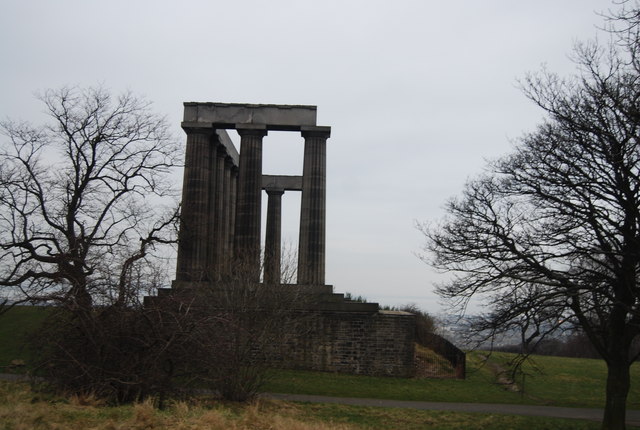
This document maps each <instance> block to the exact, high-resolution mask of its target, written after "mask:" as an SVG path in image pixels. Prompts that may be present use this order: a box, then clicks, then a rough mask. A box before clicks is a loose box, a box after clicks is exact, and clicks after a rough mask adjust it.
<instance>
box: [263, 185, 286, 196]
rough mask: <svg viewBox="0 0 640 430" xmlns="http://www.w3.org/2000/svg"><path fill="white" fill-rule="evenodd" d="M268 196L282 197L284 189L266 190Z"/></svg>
mask: <svg viewBox="0 0 640 430" xmlns="http://www.w3.org/2000/svg"><path fill="white" fill-rule="evenodd" d="M264 190H265V191H266V192H267V195H270V196H281V195H283V194H284V188H271V187H270V188H265V189H264Z"/></svg>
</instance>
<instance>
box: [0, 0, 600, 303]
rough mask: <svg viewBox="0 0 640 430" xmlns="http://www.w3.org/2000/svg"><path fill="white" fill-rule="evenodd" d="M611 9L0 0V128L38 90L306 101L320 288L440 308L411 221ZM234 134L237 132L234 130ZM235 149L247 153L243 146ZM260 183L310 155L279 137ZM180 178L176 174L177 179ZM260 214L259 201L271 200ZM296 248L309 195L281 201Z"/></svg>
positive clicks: (492, 2)
mask: <svg viewBox="0 0 640 430" xmlns="http://www.w3.org/2000/svg"><path fill="white" fill-rule="evenodd" d="M610 6H611V2H610V1H608V0H535V1H533V0H526V1H525V0H457V1H433V0H422V1H417V0H416V1H404V0H393V1H390V0H387V1H373V0H366V1H349V0H339V1H333V0H324V1H304V0H291V1H280V0H270V1H257V0H256V1H240V0H236V1H213V0H210V1H189V0H182V1H175V0H174V1H163V0H153V1H136V0H126V1H122V0H110V1H90V0H77V1H68V0H58V1H52V0H38V1H34V0H2V2H1V3H0V59H1V61H2V67H0V100H1V103H0V118H2V119H5V118H8V117H9V118H13V119H24V120H30V121H33V122H36V123H37V122H40V121H41V119H42V116H41V114H42V110H43V109H42V106H41V105H40V104H39V102H38V101H36V100H35V98H34V93H35V92H37V91H42V90H44V89H47V88H59V87H61V86H63V85H79V86H95V85H99V84H102V85H103V86H105V87H106V88H109V89H111V90H112V91H113V92H115V93H118V92H121V91H123V90H131V91H133V92H134V93H136V94H138V95H141V96H144V97H146V98H147V99H149V100H151V101H153V102H154V107H155V110H156V111H157V112H159V113H163V114H166V115H167V118H168V120H169V121H170V124H171V125H172V127H173V131H174V134H175V135H176V136H177V137H178V138H179V139H181V140H182V141H184V140H185V138H184V133H183V132H182V130H181V129H180V121H181V120H182V109H183V107H182V103H183V102H185V101H199V102H230V103H276V104H308V105H316V106H317V107H318V124H319V125H328V126H331V127H332V134H331V138H330V139H329V141H328V148H327V164H328V173H327V175H328V177H327V186H328V189H327V274H326V280H327V283H330V284H333V285H334V288H335V291H336V292H347V291H348V292H351V293H352V294H355V295H362V296H365V297H367V298H368V299H369V300H370V301H378V302H379V303H381V304H390V305H398V304H405V303H410V302H412V303H416V304H418V305H419V306H421V307H423V308H424V309H426V310H428V311H430V312H432V313H439V312H442V311H443V310H444V309H445V307H444V306H443V304H442V303H441V302H440V300H439V299H438V298H437V296H435V295H434V294H433V283H434V282H435V281H436V280H437V279H439V276H438V275H437V274H436V273H435V272H434V271H433V270H432V269H431V268H429V267H428V266H426V265H425V264H424V263H422V262H421V261H420V260H419V259H418V258H417V257H416V256H415V255H414V254H415V253H417V252H419V251H420V247H421V245H422V243H423V238H422V236H421V234H420V233H419V232H418V231H417V230H416V229H415V222H416V221H420V222H423V221H436V220H438V219H439V218H441V217H442V216H443V204H444V202H445V201H446V200H447V198H449V197H451V196H454V195H456V194H459V193H460V191H461V189H462V187H463V185H464V183H465V181H466V180H467V179H468V178H470V177H473V176H474V175H477V174H478V173H479V172H481V171H482V169H483V166H484V165H485V160H487V159H491V158H495V157H497V156H499V155H501V154H504V153H506V152H507V151H509V149H510V147H511V145H512V144H513V142H514V140H516V139H517V138H518V137H519V136H521V135H522V133H524V132H526V131H531V130H533V128H534V127H535V126H536V124H538V123H539V122H540V119H541V115H542V114H541V112H540V111H539V110H538V109H536V108H535V107H534V106H533V105H532V104H531V103H530V102H529V101H528V100H527V99H526V98H525V97H524V96H523V95H522V94H521V93H520V91H519V90H518V88H517V80H518V79H519V78H522V77H523V76H524V75H525V74H526V73H527V72H531V71H536V70H539V69H540V67H541V66H542V65H543V64H546V66H547V67H548V68H549V69H550V70H552V71H557V72H559V73H561V74H570V73H572V72H573V71H574V67H573V65H572V63H571V61H570V59H569V54H570V51H571V49H572V45H573V44H574V42H576V41H578V40H587V39H591V38H593V37H594V36H595V35H596V32H597V26H598V25H600V24H602V18H601V17H600V16H598V15H597V12H603V11H606V10H607V9H608V8H609V7H610ZM233 134H235V132H233ZM232 138H233V139H235V140H236V141H238V139H237V138H236V136H232ZM264 145H265V146H264V166H263V171H264V173H269V174H301V172H302V149H303V140H302V138H301V137H300V136H299V135H296V134H294V133H270V134H269V136H268V137H267V138H265V141H264ZM177 178H178V180H179V179H181V176H180V175H178V176H177ZM263 200H265V204H266V196H265V198H264V199H263ZM283 204H284V214H283V222H284V224H285V225H284V226H283V229H284V231H283V236H284V240H285V241H286V242H288V243H290V244H294V245H295V243H296V242H297V239H298V237H297V234H298V233H297V231H298V225H297V224H298V217H299V204H300V197H299V195H298V194H297V193H286V194H285V196H284V199H283Z"/></svg>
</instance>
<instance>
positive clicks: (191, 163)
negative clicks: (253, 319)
mask: <svg viewBox="0 0 640 430" xmlns="http://www.w3.org/2000/svg"><path fill="white" fill-rule="evenodd" d="M316 111H317V108H316V107H315V106H300V105H271V104H235V103H196V102H187V103H184V120H183V122H182V128H183V130H184V131H185V133H186V135H187V143H186V156H185V168H184V180H183V191H182V213H181V223H180V232H179V245H178V258H177V267H176V280H175V281H174V283H173V288H172V289H163V290H161V291H159V292H158V297H157V298H147V299H148V300H147V301H148V302H152V301H153V300H154V299H156V300H157V299H158V298H161V297H162V296H163V295H169V294H172V292H179V291H188V290H189V289H190V288H201V287H202V286H203V285H215V284H216V283H217V282H224V280H225V279H228V278H230V277H233V275H234V274H233V271H234V267H239V266H240V267H242V268H243V270H246V271H248V273H249V279H250V280H251V282H252V283H254V284H258V285H259V284H260V280H261V279H262V283H263V284H279V283H280V282H281V280H280V265H281V260H280V259H281V256H280V254H281V208H282V198H283V195H284V194H285V192H287V191H296V192H301V193H302V198H301V205H300V206H301V207H300V227H299V243H298V266H297V283H296V285H295V286H293V287H294V288H297V289H298V290H299V291H300V292H301V293H302V294H305V295H306V297H307V300H305V301H302V302H301V303H303V305H301V306H303V308H302V309H299V311H300V312H307V313H308V314H309V315H311V316H312V319H313V324H312V325H313V327H314V328H313V330H311V331H309V332H308V333H307V334H306V335H305V338H304V339H299V340H297V341H295V342H293V343H292V342H291V341H289V342H288V344H287V348H289V349H291V353H290V354H287V355H288V357H289V358H288V359H287V360H286V361H285V362H279V365H281V366H284V367H295V368H306V369H314V370H327V371H340V372H349V373H361V374H371V375H394V376H409V375H410V374H411V373H412V370H413V337H414V324H415V321H414V316H413V315H412V314H408V313H405V312H389V311H381V310H380V309H379V306H378V305H377V304H376V303H356V302H352V301H349V300H345V298H344V295H343V294H336V293H334V292H333V287H332V286H331V285H326V283H325V250H326V240H325V238H326V216H325V212H326V171H327V169H326V162H327V160H326V145H327V139H329V137H330V135H331V127H327V126H319V125H316ZM227 130H236V132H237V133H238V134H239V135H240V151H238V150H237V149H236V148H235V146H234V144H233V142H232V141H231V139H230V137H229V135H228V133H227ZM269 131H287V132H294V133H300V135H301V136H302V137H303V138H304V161H303V170H302V176H278V175H263V174H262V153H263V138H264V137H265V136H266V135H267V134H268V132H269ZM263 191H264V192H266V195H267V197H268V204H267V214H266V232H265V233H266V234H265V246H264V269H263V270H262V265H261V258H260V257H261V243H260V238H261V231H260V227H261V220H262V214H261V208H262V196H263Z"/></svg>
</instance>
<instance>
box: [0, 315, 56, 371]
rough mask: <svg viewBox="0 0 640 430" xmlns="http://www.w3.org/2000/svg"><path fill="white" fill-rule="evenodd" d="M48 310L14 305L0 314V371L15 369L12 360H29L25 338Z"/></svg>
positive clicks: (44, 316)
mask: <svg viewBox="0 0 640 430" xmlns="http://www.w3.org/2000/svg"><path fill="white" fill-rule="evenodd" d="M49 312H50V308H47V307H44V306H16V307H14V308H12V309H10V310H9V311H8V312H7V313H5V314H3V315H0V372H2V371H7V370H15V369H12V368H13V367H14V366H12V362H14V363H17V362H24V363H28V362H29V360H30V358H31V357H30V355H29V353H30V351H29V350H28V349H27V347H26V346H27V345H26V343H27V340H28V338H29V335H30V334H31V333H33V332H35V331H36V330H37V329H38V328H39V327H40V326H41V324H42V322H43V321H44V319H45V318H46V316H47V315H48V313H49Z"/></svg>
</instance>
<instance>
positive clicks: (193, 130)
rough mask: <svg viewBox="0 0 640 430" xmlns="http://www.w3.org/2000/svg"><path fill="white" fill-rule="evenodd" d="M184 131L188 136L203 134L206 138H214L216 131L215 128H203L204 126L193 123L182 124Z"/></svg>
mask: <svg viewBox="0 0 640 430" xmlns="http://www.w3.org/2000/svg"><path fill="white" fill-rule="evenodd" d="M180 126H181V127H182V129H183V130H184V132H185V133H187V134H201V135H205V136H213V135H214V134H215V132H216V129H215V128H213V127H203V126H202V124H198V123H192V122H182V123H181V124H180Z"/></svg>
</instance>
